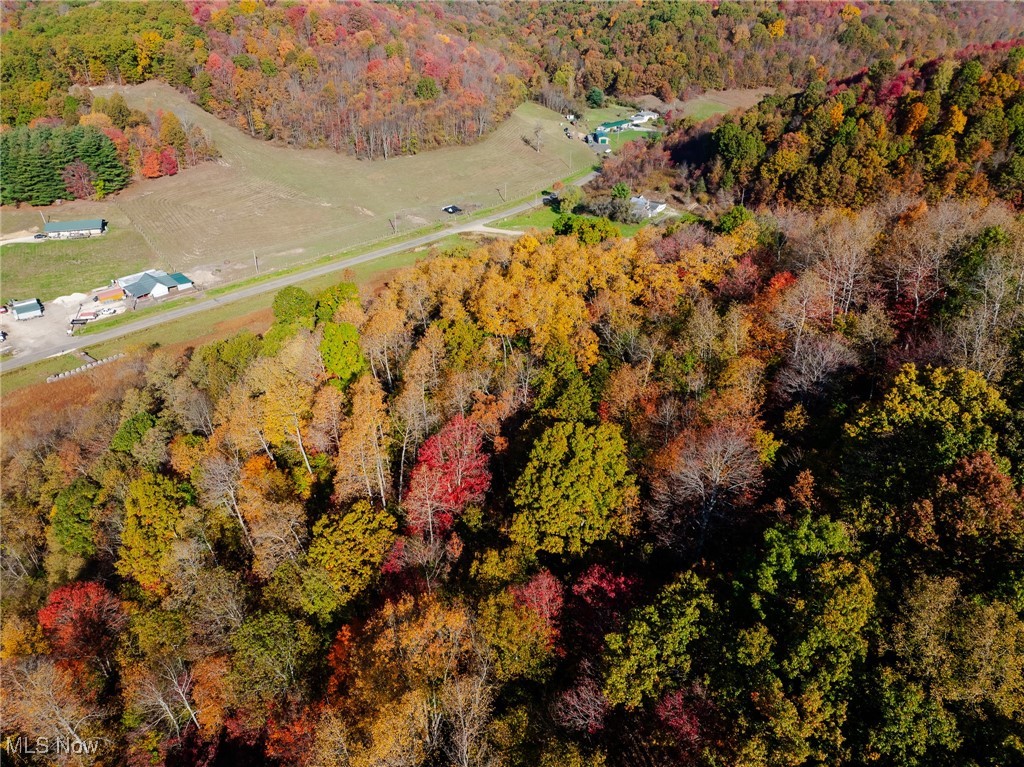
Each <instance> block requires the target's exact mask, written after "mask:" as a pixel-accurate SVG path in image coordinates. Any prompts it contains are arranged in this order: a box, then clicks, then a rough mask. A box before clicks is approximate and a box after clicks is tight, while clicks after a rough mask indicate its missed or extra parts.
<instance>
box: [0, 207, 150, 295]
mask: <svg viewBox="0 0 1024 767" xmlns="http://www.w3.org/2000/svg"><path fill="white" fill-rule="evenodd" d="M22 213H24V211H12V212H8V210H6V209H5V210H4V211H3V214H2V215H0V222H2V224H0V225H2V227H3V230H4V231H5V232H6V231H9V227H13V229H14V230H15V231H17V230H21V229H24V228H26V227H27V226H31V219H32V218H33V217H34V218H35V222H36V224H39V225H41V224H42V221H41V220H40V218H39V216H38V215H37V214H32V215H31V216H28V217H27V218H28V222H23V221H22V218H23V217H22V216H21V215H19V214H22ZM104 217H105V218H107V219H108V220H110V221H111V223H112V228H111V230H110V232H109V233H108V234H105V235H103V236H102V237H90V238H89V239H85V240H55V241H52V242H49V241H43V242H25V243H14V244H11V245H4V246H3V247H2V249H0V286H2V290H3V295H2V298H3V300H4V301H6V300H7V299H11V298H39V299H42V300H43V301H48V300H50V299H51V298H55V297H57V296H61V295H67V294H68V293H73V292H74V293H84V292H86V291H87V290H90V289H92V288H96V287H102V286H106V285H108V284H109V283H110V281H111V280H113V279H116V278H117V277H123V276H124V275H126V274H131V273H133V272H138V271H141V270H143V269H146V268H148V267H150V266H162V264H160V262H159V261H158V260H156V258H155V255H154V252H153V250H152V249H151V248H150V247H149V244H148V243H147V242H146V240H145V238H144V237H143V236H142V234H141V233H139V232H138V231H136V230H134V229H131V228H129V227H128V225H127V219H125V218H123V217H122V216H120V215H118V213H117V211H116V209H112V210H111V212H110V213H109V214H108V215H106V216H104ZM54 218H56V216H54Z"/></svg>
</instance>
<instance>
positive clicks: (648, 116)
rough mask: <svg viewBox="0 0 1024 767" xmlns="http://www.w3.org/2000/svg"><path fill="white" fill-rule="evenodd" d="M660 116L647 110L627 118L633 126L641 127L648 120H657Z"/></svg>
mask: <svg viewBox="0 0 1024 767" xmlns="http://www.w3.org/2000/svg"><path fill="white" fill-rule="evenodd" d="M659 117H661V115H659V114H658V113H657V112H652V111H650V110H649V109H645V110H644V111H642V112H637V113H636V114H635V115H633V116H632V117H630V118H629V120H630V122H631V123H633V125H643V124H644V123H645V122H648V121H650V120H657V119H658V118H659Z"/></svg>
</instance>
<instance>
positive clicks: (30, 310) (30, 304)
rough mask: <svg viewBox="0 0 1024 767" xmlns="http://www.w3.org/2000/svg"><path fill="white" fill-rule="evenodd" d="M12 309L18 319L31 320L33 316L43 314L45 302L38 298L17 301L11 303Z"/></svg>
mask: <svg viewBox="0 0 1024 767" xmlns="http://www.w3.org/2000/svg"><path fill="white" fill-rule="evenodd" d="M11 311H13V312H14V319H16V320H30V319H32V318H33V317H42V316H43V304H42V302H41V301H40V300H39V299H38V298H32V299H29V300H28V301H15V302H14V303H12V304H11Z"/></svg>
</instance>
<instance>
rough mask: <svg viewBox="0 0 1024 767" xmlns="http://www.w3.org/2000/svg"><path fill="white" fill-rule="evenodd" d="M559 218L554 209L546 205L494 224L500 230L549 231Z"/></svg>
mask: <svg viewBox="0 0 1024 767" xmlns="http://www.w3.org/2000/svg"><path fill="white" fill-rule="evenodd" d="M556 218H558V213H557V212H555V209H554V208H551V207H548V206H547V205H545V206H544V207H541V208H536V209H534V210H531V211H529V212H527V213H520V214H519V215H518V216H511V217H509V218H506V219H504V220H502V221H498V222H497V223H496V224H494V226H495V227H497V228H498V229H549V228H550V227H551V225H552V224H553V223H554V222H555V219H556Z"/></svg>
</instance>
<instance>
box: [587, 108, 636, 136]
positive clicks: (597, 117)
mask: <svg viewBox="0 0 1024 767" xmlns="http://www.w3.org/2000/svg"><path fill="white" fill-rule="evenodd" d="M633 114H636V110H635V109H631V108H630V107H623V106H618V105H617V104H612V105H610V106H605V107H601V108H600V109H586V110H584V112H583V115H582V117H583V119H584V120H586V122H587V124H588V125H589V126H590V129H591V130H593V129H594V128H596V127H597V126H598V125H600V124H601V123H607V122H614V121H616V120H625V119H626V118H627V117H629V116H630V115H633Z"/></svg>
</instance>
